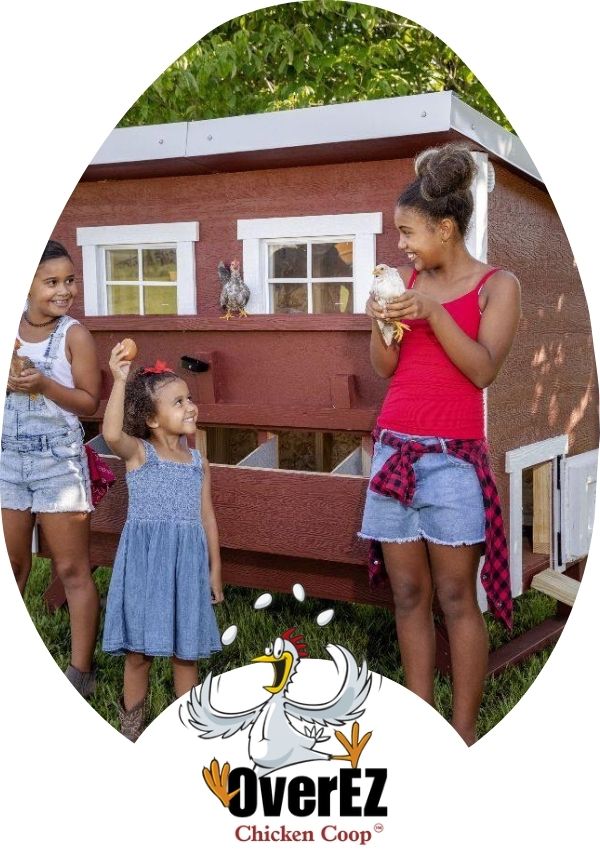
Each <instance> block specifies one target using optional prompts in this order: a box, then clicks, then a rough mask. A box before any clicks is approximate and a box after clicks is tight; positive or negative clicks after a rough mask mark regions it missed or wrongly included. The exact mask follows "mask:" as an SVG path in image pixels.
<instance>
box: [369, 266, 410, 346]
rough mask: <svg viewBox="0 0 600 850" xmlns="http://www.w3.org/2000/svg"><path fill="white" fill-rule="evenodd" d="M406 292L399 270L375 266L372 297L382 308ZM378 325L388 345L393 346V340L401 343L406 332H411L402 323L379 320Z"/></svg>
mask: <svg viewBox="0 0 600 850" xmlns="http://www.w3.org/2000/svg"><path fill="white" fill-rule="evenodd" d="M405 291H406V287H405V286H404V281H403V280H402V277H401V276H400V272H399V271H398V269H394V268H392V267H391V266H386V265H385V263H380V264H379V265H378V266H375V268H374V269H373V284H372V286H371V295H372V296H373V298H374V299H375V300H376V301H377V303H378V304H379V306H380V307H381V308H384V307H385V306H386V304H387V303H388V302H389V301H390V300H391V299H392V298H397V297H398V296H399V295H402V293H403V292H405ZM377 324H378V325H379V329H380V331H381V335H382V336H383V338H384V340H385V344H386V345H391V343H392V340H394V341H395V342H400V340H401V339H402V337H403V336H404V331H409V330H410V328H409V326H408V325H405V324H403V323H402V322H390V323H387V322H383V321H381V319H377Z"/></svg>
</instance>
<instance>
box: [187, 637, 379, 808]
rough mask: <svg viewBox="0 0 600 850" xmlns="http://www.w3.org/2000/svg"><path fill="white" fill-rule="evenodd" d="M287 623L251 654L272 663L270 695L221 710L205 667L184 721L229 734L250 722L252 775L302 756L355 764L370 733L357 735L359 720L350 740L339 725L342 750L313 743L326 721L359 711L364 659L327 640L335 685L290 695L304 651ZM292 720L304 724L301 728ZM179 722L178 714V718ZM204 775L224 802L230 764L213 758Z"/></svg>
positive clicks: (364, 691)
mask: <svg viewBox="0 0 600 850" xmlns="http://www.w3.org/2000/svg"><path fill="white" fill-rule="evenodd" d="M293 632H294V629H288V630H287V631H285V632H283V634H282V635H280V636H279V637H277V638H276V639H275V641H274V642H273V644H271V645H270V646H268V647H267V648H266V650H265V654H264V655H261V656H259V657H258V658H253V659H252V661H253V663H255V662H259V663H268V664H272V665H273V670H274V679H273V684H272V685H267V686H265V690H266V691H268V693H269V694H270V696H269V697H268V698H267V699H266V700H264V701H263V702H261V703H260V704H259V705H257V706H255V707H253V708H251V709H249V710H247V711H241V712H239V713H233V712H224V711H221V710H219V709H217V708H215V707H214V706H213V705H212V703H211V684H212V674H210V673H209V675H208V676H207V678H206V679H205V680H204V682H203V683H202V685H201V687H200V693H199V694H198V693H197V692H196V690H195V689H192V690H191V692H190V699H189V701H188V702H187V709H188V715H189V717H188V724H189V725H190V726H191V727H192V728H193V729H195V730H196V731H197V732H198V734H199V737H201V738H221V737H222V738H229V737H230V736H231V735H234V734H235V733H236V732H241V731H242V730H244V729H247V728H248V727H250V732H249V735H248V755H249V756H250V759H251V760H252V762H253V763H254V771H255V773H256V775H257V776H259V777H260V776H265V775H266V774H268V773H271V772H272V771H274V770H278V769H279V768H281V767H286V766H289V765H293V764H299V763H301V762H306V761H316V760H319V759H320V760H328V759H341V760H345V761H350V762H351V764H352V767H356V764H357V763H358V759H359V757H360V754H361V753H362V751H363V749H364V747H365V746H366V744H367V742H368V740H369V739H370V737H371V733H370V732H368V733H367V734H366V735H364V736H363V738H362V739H359V729H358V723H356V722H354V723H353V727H352V735H351V741H349V740H348V739H347V738H346V737H345V735H343V734H342V732H341V731H339V730H337V731H336V732H335V736H336V738H337V739H338V741H339V742H340V743H341V744H342V746H343V747H344V749H345V750H346V755H339V756H336V755H331V754H330V753H326V752H323V751H322V750H319V749H316V745H317V744H320V743H322V742H324V741H328V740H329V736H328V735H325V734H324V733H325V727H326V726H343V725H344V724H345V723H348V722H350V721H356V720H357V718H358V717H360V716H361V714H363V710H362V709H361V706H362V704H363V703H364V701H365V700H366V698H367V696H368V694H369V690H370V688H371V673H370V672H369V671H368V670H367V665H366V663H365V662H364V661H363V664H362V666H361V667H360V668H359V667H358V665H357V663H356V661H355V659H354V657H353V655H352V654H351V653H350V652H349V651H348V650H347V649H345V648H344V647H343V646H338V645H337V644H329V645H328V646H327V652H328V653H329V655H330V656H331V658H332V659H333V661H334V664H335V668H336V671H337V673H338V690H337V692H336V694H335V696H333V697H332V698H331V699H328V700H325V701H324V702H320V703H315V704H305V703H301V702H297V701H295V700H294V699H292V698H291V697H290V695H289V693H288V689H289V685H290V683H291V680H292V678H293V676H294V674H295V672H296V670H297V668H298V665H299V663H300V657H301V656H306V654H307V653H306V648H305V646H304V643H303V640H304V639H303V637H302V636H301V635H294V634H293ZM292 720H295V721H296V722H297V723H298V724H300V723H301V724H306V725H304V726H303V731H300V729H298V728H297V727H296V726H295V725H293V723H292ZM182 722H184V721H183V718H182ZM203 775H204V779H205V782H206V784H207V785H208V787H209V788H210V790H211V791H212V792H213V794H215V795H216V796H217V797H218V798H219V799H220V800H221V802H222V803H223V805H224V806H228V805H229V801H230V798H231V795H230V794H229V793H228V790H227V777H228V775H229V765H227V764H226V765H224V767H223V770H221V769H220V767H219V764H218V762H217V761H216V759H213V761H212V763H211V766H210V770H209V769H208V768H206V767H205V768H204V772H203Z"/></svg>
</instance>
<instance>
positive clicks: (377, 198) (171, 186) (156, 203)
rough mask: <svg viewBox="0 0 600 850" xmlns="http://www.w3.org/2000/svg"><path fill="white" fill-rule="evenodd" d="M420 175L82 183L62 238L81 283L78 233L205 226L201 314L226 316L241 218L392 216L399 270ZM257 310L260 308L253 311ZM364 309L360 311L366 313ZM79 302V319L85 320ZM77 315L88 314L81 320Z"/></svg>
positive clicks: (336, 173) (383, 253)
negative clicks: (224, 277) (223, 276)
mask: <svg viewBox="0 0 600 850" xmlns="http://www.w3.org/2000/svg"><path fill="white" fill-rule="evenodd" d="M413 175H414V172H413V166H412V160H410V159H398V160H386V161H382V162H359V163H348V164H337V165H322V166H311V167H301V168H282V169H273V170H264V171H246V172H237V173H229V174H210V175H200V176H181V177H155V178H149V179H143V180H102V181H98V182H91V181H90V182H82V183H80V184H79V185H78V186H77V187H76V189H75V191H74V192H73V195H72V196H71V198H70V200H69V202H68V204H67V206H66V207H65V209H64V211H63V213H62V215H61V217H60V219H59V220H58V223H57V225H56V229H55V237H56V238H57V239H60V240H61V241H63V242H64V243H65V245H66V246H67V247H68V248H69V250H70V251H72V254H73V258H74V260H75V263H76V270H77V273H78V275H79V278H80V279H81V272H82V267H81V252H80V249H79V248H78V247H77V245H76V239H75V231H76V228H77V227H97V226H101V225H116V224H152V223H158V222H165V221H199V222H200V240H199V242H198V243H197V244H196V275H197V295H198V298H197V305H198V314H199V315H215V316H216V315H219V314H220V310H219V308H218V297H219V291H220V282H219V278H218V275H217V265H218V263H219V260H226V261H229V260H230V259H232V258H234V257H238V258H239V259H240V260H241V258H242V245H241V242H239V241H238V239H237V221H238V219H252V218H270V217H286V216H305V215H306V216H307V215H335V214H341V213H356V212H376V211H382V212H383V214H384V232H383V233H382V234H381V235H378V237H377V259H378V261H380V262H384V263H388V264H392V265H397V264H398V259H399V258H398V250H397V247H396V244H397V240H396V236H395V233H394V225H393V207H394V202H395V200H396V197H397V195H398V193H399V191H400V190H401V189H402V187H403V186H405V185H406V183H407V182H408V180H410V179H411V177H412V176H413ZM249 308H250V310H251V309H252V305H251V304H250V305H249ZM361 308H362V305H358V306H357V309H358V310H359V311H360V309H361ZM82 309H83V300H82V298H81V295H80V297H79V298H78V301H77V305H76V308H75V311H74V315H77V318H82V316H81V311H82ZM77 310H79V311H80V312H79V313H77Z"/></svg>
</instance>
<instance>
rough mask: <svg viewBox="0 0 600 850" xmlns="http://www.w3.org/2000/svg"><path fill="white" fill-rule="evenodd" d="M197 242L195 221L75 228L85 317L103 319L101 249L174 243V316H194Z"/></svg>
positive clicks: (102, 251) (196, 224)
mask: <svg viewBox="0 0 600 850" xmlns="http://www.w3.org/2000/svg"><path fill="white" fill-rule="evenodd" d="M199 238H200V225H199V223H198V222H197V221H170V222H165V223H162V224H124V225H107V226H105V227H78V228H77V244H78V245H79V246H80V247H81V250H82V255H83V302H84V312H85V315H86V316H106V315H107V307H106V286H105V274H104V250H103V249H104V248H106V247H110V246H117V245H118V246H119V247H123V248H126V247H139V246H140V245H158V244H164V243H175V245H176V251H177V314H178V315H180V316H190V315H195V314H196V257H195V251H194V243H195V242H197V241H198V239H199Z"/></svg>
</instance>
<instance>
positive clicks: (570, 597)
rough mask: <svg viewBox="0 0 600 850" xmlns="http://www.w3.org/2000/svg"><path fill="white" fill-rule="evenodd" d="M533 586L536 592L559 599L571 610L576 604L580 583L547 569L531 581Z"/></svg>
mask: <svg viewBox="0 0 600 850" xmlns="http://www.w3.org/2000/svg"><path fill="white" fill-rule="evenodd" d="M531 586H532V587H533V588H535V590H539V591H541V593H545V594H546V596H551V597H552V598H553V599H558V601H559V602H564V603H565V605H569V606H570V607H571V608H572V607H573V605H574V603H575V599H576V597H577V591H578V590H579V582H578V581H577V580H576V579H574V578H571V577H570V576H568V575H565V574H564V573H559V572H557V571H556V570H552V569H547V570H542V572H541V573H537V574H536V575H535V576H534V577H533V578H532V580H531Z"/></svg>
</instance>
